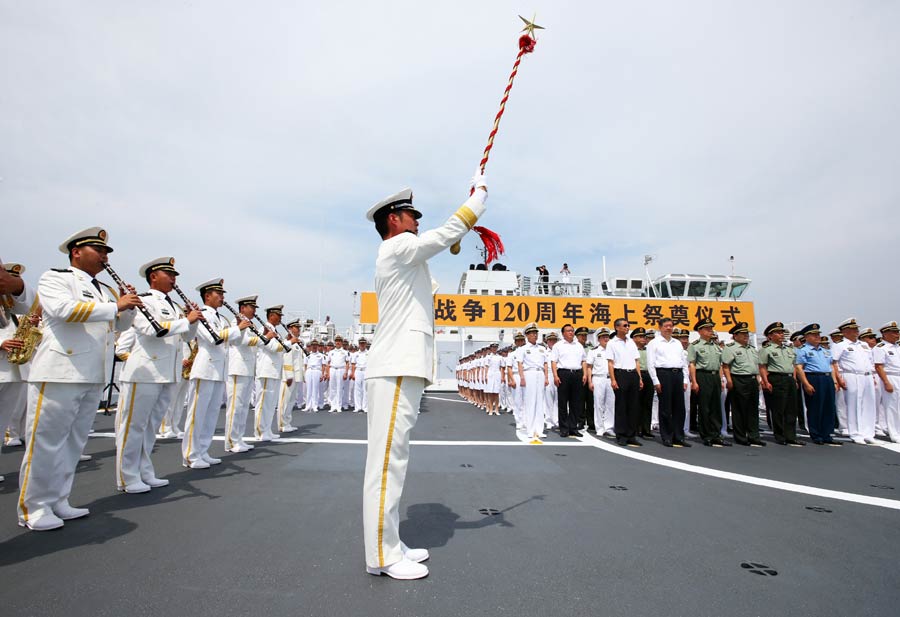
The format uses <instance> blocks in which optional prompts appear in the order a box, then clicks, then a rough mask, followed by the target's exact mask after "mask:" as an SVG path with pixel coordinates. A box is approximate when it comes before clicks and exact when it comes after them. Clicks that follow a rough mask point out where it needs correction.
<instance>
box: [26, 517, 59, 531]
mask: <svg viewBox="0 0 900 617" xmlns="http://www.w3.org/2000/svg"><path fill="white" fill-rule="evenodd" d="M63 525H65V523H64V522H63V520H62V519H61V518H59V517H58V516H56V515H55V514H45V515H44V516H42V517H40V518H37V519H30V520H27V521H23V520H22V519H19V527H27V528H28V529H30V530H31V531H50V530H51V529H59V528H60V527H62V526H63Z"/></svg>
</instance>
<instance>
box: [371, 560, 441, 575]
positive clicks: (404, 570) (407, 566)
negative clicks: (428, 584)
mask: <svg viewBox="0 0 900 617" xmlns="http://www.w3.org/2000/svg"><path fill="white" fill-rule="evenodd" d="M366 572H368V573H369V574H374V575H375V576H381V575H382V574H386V575H387V576H390V577H391V578H396V579H399V580H401V581H411V580H413V579H417V578H425V577H426V576H428V568H427V567H426V566H423V565H422V564H420V563H416V562H415V561H411V560H409V559H406V558H405V557H404V558H403V559H401V560H400V561H398V562H397V563H392V564H391V565H389V566H385V567H383V568H370V567H369V566H366Z"/></svg>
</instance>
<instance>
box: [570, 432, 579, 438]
mask: <svg viewBox="0 0 900 617" xmlns="http://www.w3.org/2000/svg"><path fill="white" fill-rule="evenodd" d="M569 437H581V431H572V432H571V433H569Z"/></svg>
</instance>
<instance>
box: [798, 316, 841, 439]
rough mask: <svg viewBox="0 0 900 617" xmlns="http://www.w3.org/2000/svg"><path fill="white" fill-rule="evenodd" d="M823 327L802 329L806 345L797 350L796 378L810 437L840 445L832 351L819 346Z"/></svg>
mask: <svg viewBox="0 0 900 617" xmlns="http://www.w3.org/2000/svg"><path fill="white" fill-rule="evenodd" d="M820 332H821V330H820V326H819V324H817V323H811V324H809V325H808V326H806V327H804V328H803V329H802V330H800V334H802V335H803V337H804V339H805V343H804V344H803V346H802V347H800V348H799V349H798V350H797V357H796V359H795V360H794V362H795V364H796V365H797V368H798V369H799V370H798V371H797V376H798V377H799V378H800V383H801V384H802V386H803V396H804V398H805V399H806V424H807V426H808V427H809V436H810V438H811V439H812V441H813V443H814V444H816V445H822V444H827V445H830V446H839V445H841V444H840V443H838V442H836V441H835V440H834V439H833V438H832V436H831V433H832V431H834V421H835V406H834V393H835V383H836V379H835V375H834V371H835V369H834V364H833V363H832V359H831V352H830V351H829V350H827V349H825V348H824V347H822V346H821V345H820V342H821V339H820Z"/></svg>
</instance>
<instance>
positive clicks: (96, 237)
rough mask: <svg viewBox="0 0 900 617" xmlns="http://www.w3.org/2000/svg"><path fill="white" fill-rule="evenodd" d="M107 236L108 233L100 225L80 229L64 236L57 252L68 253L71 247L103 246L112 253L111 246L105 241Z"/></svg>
mask: <svg viewBox="0 0 900 617" xmlns="http://www.w3.org/2000/svg"><path fill="white" fill-rule="evenodd" d="M108 237H109V234H107V233H106V230H105V229H103V228H102V227H88V228H87V229H82V230H81V231H78V232H75V233H74V234H72V235H71V236H69V237H68V238H66V239H65V240H64V241H63V243H62V244H60V245H59V252H60V253H65V254H66V255H68V254H69V251H71V250H72V249H76V248H80V247H82V246H96V247H103V248H105V249H106V252H107V253H112V252H113V249H112V247H111V246H109V245H108V244H107V243H106V239H107V238H108Z"/></svg>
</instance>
